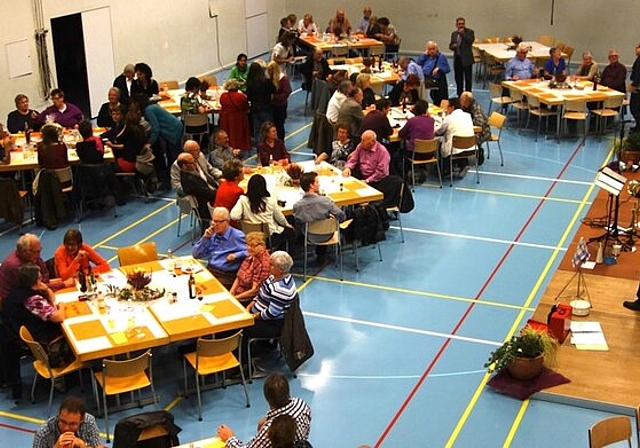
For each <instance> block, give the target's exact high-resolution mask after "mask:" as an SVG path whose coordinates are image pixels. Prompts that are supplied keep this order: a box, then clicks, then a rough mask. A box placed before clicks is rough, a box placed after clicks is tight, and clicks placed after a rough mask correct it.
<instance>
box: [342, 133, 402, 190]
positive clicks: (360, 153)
mask: <svg viewBox="0 0 640 448" xmlns="http://www.w3.org/2000/svg"><path fill="white" fill-rule="evenodd" d="M390 162H391V156H390V155H389V151H387V148H385V147H384V146H383V145H382V143H380V142H378V140H377V136H376V133H375V132H373V131H371V130H368V131H364V132H363V133H362V141H361V142H360V144H359V145H358V146H357V147H356V150H355V151H354V152H353V153H352V154H351V156H350V157H349V160H348V161H347V164H346V166H345V168H344V170H343V171H342V175H343V176H351V172H352V171H354V176H355V177H358V178H359V179H362V180H363V181H364V182H365V183H368V184H375V183H377V182H380V181H381V180H382V179H384V178H385V177H387V176H389V163H390ZM355 171H358V172H359V173H358V174H356V173H355Z"/></svg>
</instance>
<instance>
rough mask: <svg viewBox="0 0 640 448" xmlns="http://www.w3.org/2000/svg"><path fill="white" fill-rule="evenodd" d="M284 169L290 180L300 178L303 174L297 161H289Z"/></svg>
mask: <svg viewBox="0 0 640 448" xmlns="http://www.w3.org/2000/svg"><path fill="white" fill-rule="evenodd" d="M284 170H285V171H286V173H287V174H288V175H289V177H290V178H291V180H300V178H301V177H302V175H303V174H304V170H303V169H302V167H301V166H300V165H298V164H297V163H290V164H289V165H287V166H286V167H285V169H284Z"/></svg>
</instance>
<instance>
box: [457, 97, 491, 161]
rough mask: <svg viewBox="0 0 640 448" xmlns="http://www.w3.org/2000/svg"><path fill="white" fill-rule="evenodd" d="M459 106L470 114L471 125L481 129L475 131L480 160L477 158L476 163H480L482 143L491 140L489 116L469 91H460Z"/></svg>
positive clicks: (482, 156)
mask: <svg viewBox="0 0 640 448" xmlns="http://www.w3.org/2000/svg"><path fill="white" fill-rule="evenodd" d="M460 107H461V108H462V110H464V111H465V112H467V113H468V114H469V115H471V120H472V121H473V125H474V126H478V127H479V128H481V129H482V131H481V132H479V133H476V138H477V139H478V148H479V149H480V151H479V154H480V156H479V159H480V160H478V165H482V164H483V162H484V148H483V147H482V144H483V143H484V142H486V141H489V140H491V126H489V118H488V117H487V114H485V113H484V110H482V106H481V105H480V103H478V102H477V101H476V99H475V98H474V97H473V93H471V92H462V95H460Z"/></svg>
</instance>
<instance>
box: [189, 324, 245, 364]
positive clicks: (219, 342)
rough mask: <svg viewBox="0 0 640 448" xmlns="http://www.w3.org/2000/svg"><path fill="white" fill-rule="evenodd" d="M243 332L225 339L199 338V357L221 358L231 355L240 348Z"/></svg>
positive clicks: (197, 351) (197, 350)
mask: <svg viewBox="0 0 640 448" xmlns="http://www.w3.org/2000/svg"><path fill="white" fill-rule="evenodd" d="M240 341H242V330H240V331H238V332H237V333H235V334H233V335H231V336H229V337H226V338H223V339H206V338H198V343H197V346H196V353H197V356H205V357H206V356H219V355H224V354H226V353H231V352H232V351H234V350H235V349H237V348H238V347H239V346H240Z"/></svg>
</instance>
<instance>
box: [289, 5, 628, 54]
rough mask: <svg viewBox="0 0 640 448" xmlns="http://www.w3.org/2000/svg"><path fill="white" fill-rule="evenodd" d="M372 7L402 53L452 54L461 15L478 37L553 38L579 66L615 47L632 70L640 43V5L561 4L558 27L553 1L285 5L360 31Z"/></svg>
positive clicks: (318, 19)
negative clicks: (586, 54)
mask: <svg viewBox="0 0 640 448" xmlns="http://www.w3.org/2000/svg"><path fill="white" fill-rule="evenodd" d="M365 4H369V5H371V6H372V8H373V14H374V15H375V16H378V17H382V16H387V17H389V19H390V20H391V22H392V23H393V24H394V26H395V27H396V29H397V30H398V33H399V34H400V36H402V39H403V40H402V48H401V50H402V51H405V52H422V51H424V44H425V42H426V41H427V40H435V41H437V42H438V43H439V44H440V48H441V50H442V51H443V52H449V50H448V46H449V39H450V36H451V32H452V31H453V29H454V23H455V19H456V17H458V16H463V17H465V18H466V21H467V26H468V27H469V28H472V29H473V30H474V31H475V34H476V37H478V38H482V37H490V36H500V37H505V36H512V35H514V34H517V35H521V36H522V37H523V38H524V39H525V40H536V39H537V38H538V37H539V36H541V35H552V36H555V37H556V39H559V40H562V41H564V42H565V43H566V44H568V45H571V46H573V47H574V48H575V53H574V56H573V57H572V61H579V60H580V58H581V54H582V52H583V51H584V50H587V49H588V50H591V52H592V53H593V55H594V57H595V59H596V61H598V62H601V63H606V62H607V57H606V56H607V51H608V50H609V48H611V47H615V48H618V49H619V50H620V52H621V58H620V61H621V62H622V63H624V64H627V65H631V64H632V63H633V60H634V59H635V54H634V48H635V45H636V44H637V43H638V41H639V40H640V33H638V32H636V28H635V26H636V24H637V20H636V17H637V16H638V14H639V13H640V2H638V1H637V0H613V1H605V0H556V1H555V15H554V16H555V19H554V25H553V26H551V25H550V24H549V21H550V16H551V0H530V1H517V0H478V1H474V0H429V1H425V0H397V1H395V2H391V1H388V0H361V1H357V2H348V3H347V4H345V3H340V2H336V1H333V2H318V1H317V0H285V7H286V10H287V12H288V13H289V12H293V13H295V14H297V15H298V17H302V15H303V14H304V13H306V12H311V14H313V17H314V20H315V22H316V23H317V24H318V25H319V26H320V25H321V26H322V27H325V26H326V25H327V22H328V20H329V19H330V18H331V17H332V16H333V15H334V14H335V10H336V8H337V7H338V6H340V7H342V8H343V9H344V10H345V12H346V14H347V17H349V20H350V21H351V24H352V25H353V26H354V27H355V26H356V25H357V24H358V22H359V21H360V19H361V18H362V8H363V6H364V5H365Z"/></svg>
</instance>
